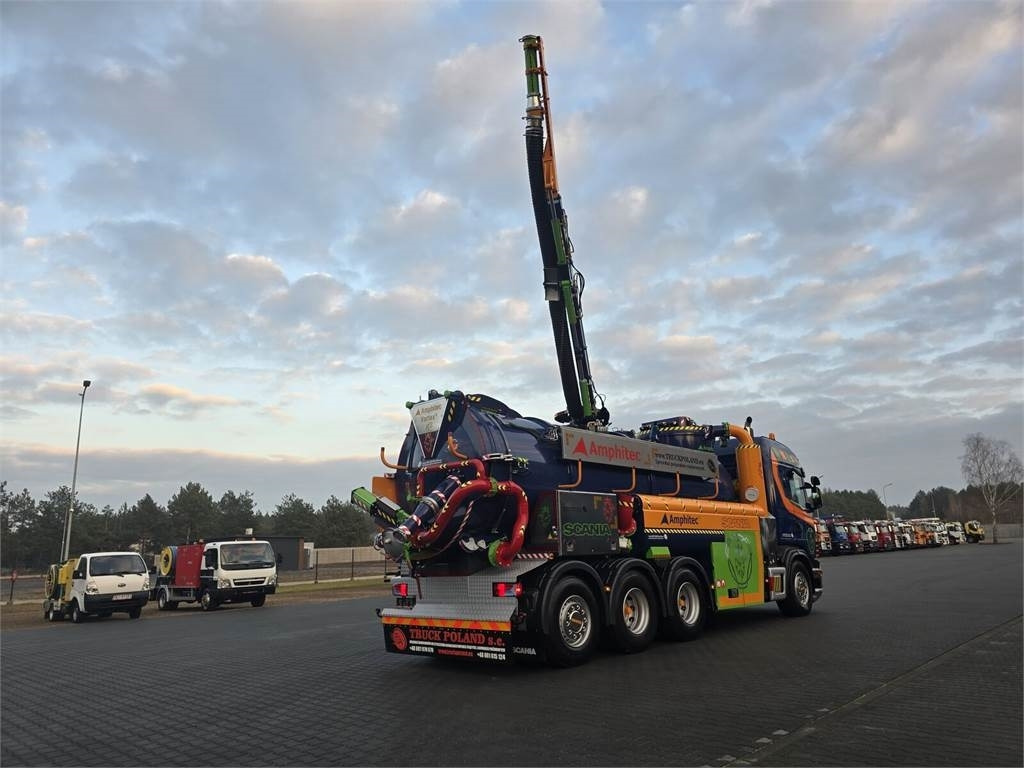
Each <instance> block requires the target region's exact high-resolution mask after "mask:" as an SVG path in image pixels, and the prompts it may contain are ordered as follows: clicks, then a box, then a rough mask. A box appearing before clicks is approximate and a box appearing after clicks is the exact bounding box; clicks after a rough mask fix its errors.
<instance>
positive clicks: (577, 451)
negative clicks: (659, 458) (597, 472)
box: [571, 437, 643, 461]
mask: <svg viewBox="0 0 1024 768" xmlns="http://www.w3.org/2000/svg"><path fill="white" fill-rule="evenodd" d="M571 455H572V456H586V457H588V458H589V457H594V456H598V457H600V458H602V459H608V460H609V461H640V459H641V458H643V454H642V453H640V451H634V450H633V449H632V448H628V447H627V446H624V445H602V444H601V443H598V442H597V441H596V440H591V441H590V443H589V445H588V444H587V441H586V440H585V439H584V438H582V437H581V438H580V439H579V440H577V441H576V445H575V447H574V448H573V449H572V453H571Z"/></svg>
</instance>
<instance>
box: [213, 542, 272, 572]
mask: <svg viewBox="0 0 1024 768" xmlns="http://www.w3.org/2000/svg"><path fill="white" fill-rule="evenodd" d="M275 562H276V559H275V557H274V550H273V548H272V547H271V546H270V545H269V544H267V542H265V541H259V542H253V541H245V542H238V543H233V544H221V545H220V565H221V567H222V568H224V569H225V570H229V571H232V570H234V571H238V570H242V569H244V568H271V567H272V566H273V565H274V564H275Z"/></svg>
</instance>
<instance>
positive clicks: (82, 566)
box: [75, 557, 89, 579]
mask: <svg viewBox="0 0 1024 768" xmlns="http://www.w3.org/2000/svg"><path fill="white" fill-rule="evenodd" d="M88 567H89V560H88V558H85V557H80V558H78V565H76V566H75V571H77V572H78V573H80V574H81V577H82V578H83V579H84V578H85V577H86V576H88V575H89V573H88V571H87V570H86V569H87V568H88Z"/></svg>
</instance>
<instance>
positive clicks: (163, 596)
mask: <svg viewBox="0 0 1024 768" xmlns="http://www.w3.org/2000/svg"><path fill="white" fill-rule="evenodd" d="M170 602H171V601H170V600H168V599H167V590H166V589H165V588H163V587H161V588H160V591H159V592H157V593H156V609H157V610H158V611H167V610H170V608H171V606H170Z"/></svg>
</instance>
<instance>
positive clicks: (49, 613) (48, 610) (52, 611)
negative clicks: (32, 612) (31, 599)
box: [43, 600, 64, 621]
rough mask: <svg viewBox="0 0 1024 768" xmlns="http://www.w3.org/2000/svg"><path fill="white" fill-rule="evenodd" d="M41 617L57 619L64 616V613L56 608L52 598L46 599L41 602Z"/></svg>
mask: <svg viewBox="0 0 1024 768" xmlns="http://www.w3.org/2000/svg"><path fill="white" fill-rule="evenodd" d="M43 618H44V619H46V620H47V621H59V620H60V619H62V618H64V614H63V613H61V611H60V610H58V608H57V604H56V603H55V602H53V601H52V600H47V601H46V602H45V603H44V604H43Z"/></svg>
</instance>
